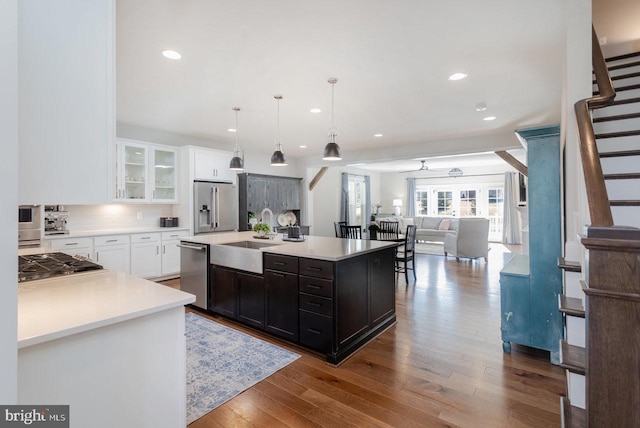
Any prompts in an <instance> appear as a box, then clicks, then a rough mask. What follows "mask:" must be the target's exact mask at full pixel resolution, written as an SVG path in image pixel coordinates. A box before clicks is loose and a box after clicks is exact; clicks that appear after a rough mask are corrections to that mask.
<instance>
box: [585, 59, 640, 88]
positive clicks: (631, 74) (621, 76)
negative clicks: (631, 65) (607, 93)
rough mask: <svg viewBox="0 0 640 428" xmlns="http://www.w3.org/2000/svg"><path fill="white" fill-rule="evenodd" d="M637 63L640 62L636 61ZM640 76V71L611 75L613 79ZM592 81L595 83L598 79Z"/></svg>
mask: <svg viewBox="0 0 640 428" xmlns="http://www.w3.org/2000/svg"><path fill="white" fill-rule="evenodd" d="M636 65H640V63H636ZM639 76H640V71H638V72H635V73H628V74H619V75H617V76H610V77H611V80H612V81H614V80H622V79H631V78H632V77H639ZM591 83H592V84H593V85H595V84H596V80H595V79H594V80H592V81H591Z"/></svg>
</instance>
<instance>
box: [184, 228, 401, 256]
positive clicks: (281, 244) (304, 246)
mask: <svg viewBox="0 0 640 428" xmlns="http://www.w3.org/2000/svg"><path fill="white" fill-rule="evenodd" d="M255 235H256V233H255V232H251V231H249V232H219V233H210V234H203V235H195V236H189V237H183V238H180V239H181V240H182V241H186V242H195V243H199V244H207V245H220V244H225V243H229V242H237V241H256V242H264V243H272V244H276V245H272V246H269V247H264V248H261V249H260V250H259V251H262V252H264V253H271V254H282V255H288V256H296V257H306V258H311V259H318V260H328V261H339V260H344V259H348V258H351V257H355V256H359V255H362V254H366V253H371V252H374V251H378V250H381V249H384V248H392V247H396V246H398V245H399V243H398V242H391V241H376V240H368V239H341V238H329V237H325V236H305V240H304V241H303V242H289V241H283V240H282V235H281V234H278V235H276V236H275V238H274V239H273V240H267V239H257V238H254V236H255Z"/></svg>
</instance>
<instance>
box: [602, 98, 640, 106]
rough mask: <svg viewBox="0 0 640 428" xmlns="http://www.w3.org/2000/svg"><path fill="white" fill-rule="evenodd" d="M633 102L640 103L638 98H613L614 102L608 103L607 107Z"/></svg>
mask: <svg viewBox="0 0 640 428" xmlns="http://www.w3.org/2000/svg"><path fill="white" fill-rule="evenodd" d="M634 103H640V98H627V99H624V100H615V101H614V102H612V103H611V104H609V105H608V106H607V107H611V106H618V105H622V104H634ZM607 107H602V108H607Z"/></svg>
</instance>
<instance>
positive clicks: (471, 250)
mask: <svg viewBox="0 0 640 428" xmlns="http://www.w3.org/2000/svg"><path fill="white" fill-rule="evenodd" d="M448 254H451V255H452V256H454V257H455V258H456V260H458V261H460V257H465V258H470V259H477V258H479V257H483V258H484V260H485V262H486V261H487V256H488V254H489V219H486V218H475V217H471V218H461V219H460V220H459V224H458V232H457V233H447V234H445V236H444V256H445V257H447V255H448Z"/></svg>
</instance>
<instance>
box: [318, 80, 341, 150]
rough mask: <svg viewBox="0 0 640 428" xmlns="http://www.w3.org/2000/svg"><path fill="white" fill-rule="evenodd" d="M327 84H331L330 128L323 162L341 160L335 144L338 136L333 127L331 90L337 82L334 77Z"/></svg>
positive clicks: (338, 147) (338, 148)
mask: <svg viewBox="0 0 640 428" xmlns="http://www.w3.org/2000/svg"><path fill="white" fill-rule="evenodd" d="M328 82H329V83H330V84H331V128H329V142H328V143H327V145H326V146H324V155H323V156H322V159H323V160H328V161H336V160H341V159H342V154H341V153H340V146H338V144H337V143H336V137H337V136H338V134H337V130H336V128H335V126H333V88H334V86H335V84H336V83H337V82H338V79H336V78H335V77H331V78H329V80H328Z"/></svg>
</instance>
